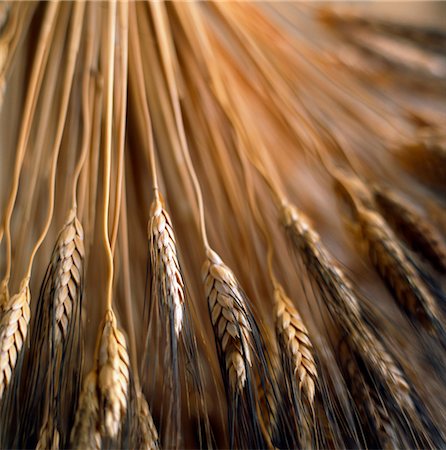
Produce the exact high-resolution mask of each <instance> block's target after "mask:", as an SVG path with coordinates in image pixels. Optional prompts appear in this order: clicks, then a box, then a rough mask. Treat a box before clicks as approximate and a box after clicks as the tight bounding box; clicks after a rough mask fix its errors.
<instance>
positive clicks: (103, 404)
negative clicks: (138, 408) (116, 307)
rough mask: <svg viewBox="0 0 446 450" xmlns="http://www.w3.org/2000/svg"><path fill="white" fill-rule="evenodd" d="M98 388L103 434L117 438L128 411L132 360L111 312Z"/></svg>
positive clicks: (106, 324) (103, 341)
mask: <svg viewBox="0 0 446 450" xmlns="http://www.w3.org/2000/svg"><path fill="white" fill-rule="evenodd" d="M98 387H99V417H100V421H101V433H102V434H103V435H107V436H110V437H112V438H116V437H117V436H118V433H119V431H120V428H121V424H122V421H123V418H124V415H125V413H126V411H127V399H128V389H129V357H128V354H127V346H126V342H125V337H124V335H123V334H122V333H121V331H119V330H118V328H117V326H116V317H115V315H114V313H113V311H111V310H108V311H107V313H106V316H105V319H104V321H103V325H102V332H101V336H100V340H99V353H98Z"/></svg>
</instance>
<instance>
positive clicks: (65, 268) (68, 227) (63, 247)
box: [52, 209, 85, 344]
mask: <svg viewBox="0 0 446 450" xmlns="http://www.w3.org/2000/svg"><path fill="white" fill-rule="evenodd" d="M84 257H85V250H84V232H83V229H82V225H81V223H80V222H79V220H78V219H77V217H76V211H75V210H74V209H73V210H71V211H70V213H69V216H68V220H67V221H66V223H65V225H64V228H63V229H62V231H61V233H60V235H59V238H58V240H57V244H56V250H55V252H54V256H53V261H52V266H53V281H52V285H53V288H54V292H55V294H54V308H55V315H56V317H55V322H56V325H57V326H56V329H55V339H56V344H58V343H60V342H61V341H63V340H66V339H67V334H68V329H69V322H70V320H71V317H72V314H73V311H74V309H75V308H78V307H79V306H80V305H78V304H77V303H78V302H79V297H80V295H81V292H80V291H81V289H82V287H81V284H82V278H83V261H84Z"/></svg>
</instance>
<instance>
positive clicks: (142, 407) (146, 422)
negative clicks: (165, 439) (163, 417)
mask: <svg viewBox="0 0 446 450" xmlns="http://www.w3.org/2000/svg"><path fill="white" fill-rule="evenodd" d="M136 395H137V397H136V408H137V412H136V414H137V420H138V439H137V443H136V444H137V448H139V449H141V450H157V449H158V448H159V445H158V432H157V430H156V427H155V424H154V423H153V418H152V414H151V413H150V409H149V405H148V404H147V400H146V399H145V397H144V395H143V393H142V392H138V393H137V394H136Z"/></svg>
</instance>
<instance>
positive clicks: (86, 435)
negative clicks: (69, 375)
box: [71, 370, 101, 450]
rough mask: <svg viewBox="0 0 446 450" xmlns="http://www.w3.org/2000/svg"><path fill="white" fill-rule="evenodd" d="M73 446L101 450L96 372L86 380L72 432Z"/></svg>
mask: <svg viewBox="0 0 446 450" xmlns="http://www.w3.org/2000/svg"><path fill="white" fill-rule="evenodd" d="M71 446H72V448H74V449H78V450H99V449H100V448H101V434H100V432H99V399H98V385H97V375H96V371H95V370H93V371H91V372H90V373H89V374H88V375H87V376H86V377H85V380H84V385H83V388H82V392H81V395H80V398H79V405H78V408H77V412H76V419H75V421H74V427H73V430H72V432H71Z"/></svg>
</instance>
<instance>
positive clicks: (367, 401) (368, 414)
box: [339, 339, 400, 449]
mask: <svg viewBox="0 0 446 450" xmlns="http://www.w3.org/2000/svg"><path fill="white" fill-rule="evenodd" d="M339 357H340V362H341V366H342V368H343V371H344V374H345V379H346V380H347V385H348V387H349V389H350V392H351V395H352V398H353V401H354V402H355V406H356V408H357V410H358V413H359V417H360V420H361V423H362V426H363V427H370V430H368V431H369V433H370V436H368V437H369V438H370V439H372V442H375V440H376V441H377V442H376V444H375V445H378V446H380V448H383V449H396V448H398V447H400V444H399V442H398V438H397V436H396V433H395V430H394V429H393V426H392V421H391V418H390V417H389V414H388V412H387V410H386V409H385V407H384V406H383V404H382V400H381V399H379V398H378V399H376V391H375V390H374V389H370V387H369V386H368V385H367V383H366V381H365V379H364V377H363V376H362V374H361V372H360V369H359V367H358V364H357V363H356V361H355V360H354V357H353V355H352V353H351V350H350V348H349V345H348V343H347V339H346V340H343V341H342V342H341V344H340V347H339Z"/></svg>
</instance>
